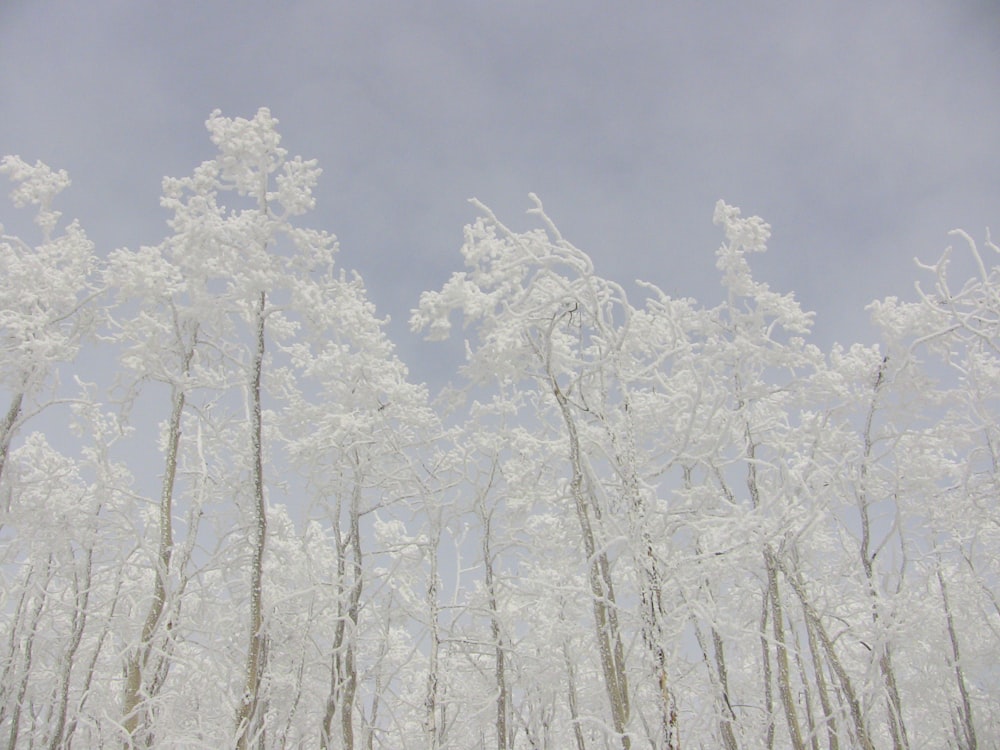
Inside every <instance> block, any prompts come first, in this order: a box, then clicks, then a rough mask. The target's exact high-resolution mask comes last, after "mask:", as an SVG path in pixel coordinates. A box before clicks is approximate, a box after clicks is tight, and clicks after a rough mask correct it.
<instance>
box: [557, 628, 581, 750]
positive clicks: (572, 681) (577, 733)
mask: <svg viewBox="0 0 1000 750" xmlns="http://www.w3.org/2000/svg"><path fill="white" fill-rule="evenodd" d="M562 652H563V661H564V662H565V663H566V693H567V699H568V701H569V719H570V721H571V722H572V723H573V737H574V738H575V739H576V750H587V743H586V742H585V741H584V738H583V727H582V726H581V724H580V709H579V707H578V705H577V699H576V670H575V669H573V660H572V659H570V656H569V647H568V646H567V645H566V642H565V641H564V642H563V645H562Z"/></svg>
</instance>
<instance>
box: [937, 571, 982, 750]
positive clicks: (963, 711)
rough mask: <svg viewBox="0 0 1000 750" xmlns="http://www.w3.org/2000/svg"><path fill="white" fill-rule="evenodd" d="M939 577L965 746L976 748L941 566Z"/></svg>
mask: <svg viewBox="0 0 1000 750" xmlns="http://www.w3.org/2000/svg"><path fill="white" fill-rule="evenodd" d="M937 579H938V585H939V586H940V588H941V601H942V602H943V603H944V614H945V622H946V623H947V624H948V638H949V639H950V641H951V659H950V661H951V666H952V669H954V670H955V682H956V684H957V685H958V694H959V696H960V697H961V699H962V704H961V706H960V709H959V719H960V721H961V727H962V733H963V735H964V740H965V747H966V748H967V749H968V750H976V748H977V747H978V746H979V745H978V741H977V739H976V726H975V723H974V722H973V720H972V701H970V700H969V688H968V687H967V686H966V684H965V673H964V672H963V671H962V658H961V655H960V654H959V651H958V635H957V634H956V633H955V620H954V618H953V617H952V614H951V606H950V605H949V604H948V589H947V587H946V586H945V583H944V575H942V573H941V568H940V567H938V569H937Z"/></svg>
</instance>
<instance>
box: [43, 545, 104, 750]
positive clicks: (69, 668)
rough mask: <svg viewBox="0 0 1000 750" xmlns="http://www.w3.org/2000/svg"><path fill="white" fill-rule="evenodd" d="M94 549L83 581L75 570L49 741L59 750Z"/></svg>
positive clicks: (89, 551) (83, 624) (88, 554)
mask: <svg viewBox="0 0 1000 750" xmlns="http://www.w3.org/2000/svg"><path fill="white" fill-rule="evenodd" d="M93 563H94V550H93V547H91V548H89V549H87V551H86V553H84V568H83V581H82V583H81V581H80V579H79V576H78V575H77V574H76V571H74V575H73V584H74V589H75V591H74V594H75V600H76V601H75V602H74V605H75V606H74V608H73V630H72V632H71V634H70V639H69V643H68V644H67V646H66V653H65V654H64V656H63V667H62V673H61V674H60V676H59V681H60V684H59V703H58V705H57V706H56V712H55V713H56V719H55V727H54V728H53V730H52V738H51V740H50V742H49V750H57V749H58V748H59V747H61V746H62V745H63V733H64V731H65V728H66V712H67V710H68V707H69V686H70V680H71V678H72V676H73V663H74V660H75V658H76V652H77V650H78V649H79V648H80V641H81V640H83V631H84V628H86V626H87V605H88V602H89V601H90V585H91V581H92V579H93Z"/></svg>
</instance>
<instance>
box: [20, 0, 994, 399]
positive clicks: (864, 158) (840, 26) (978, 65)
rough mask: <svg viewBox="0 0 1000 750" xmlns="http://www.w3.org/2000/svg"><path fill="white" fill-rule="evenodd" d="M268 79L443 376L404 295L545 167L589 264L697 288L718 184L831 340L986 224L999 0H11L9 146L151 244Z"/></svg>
mask: <svg viewBox="0 0 1000 750" xmlns="http://www.w3.org/2000/svg"><path fill="white" fill-rule="evenodd" d="M260 106H268V107H270V108H271V110H272V113H273V114H274V115H275V116H276V117H277V118H278V119H279V120H280V122H281V124H280V126H279V129H280V131H281V133H282V136H283V140H284V145H285V146H286V147H287V148H288V150H289V152H290V153H292V154H301V155H302V156H303V157H305V158H317V159H318V160H319V162H320V165H321V166H322V167H323V169H324V175H323V179H322V182H321V185H320V189H319V192H318V209H317V211H316V213H315V214H314V215H313V216H312V218H311V219H310V221H311V222H312V223H314V224H316V225H318V226H321V227H322V228H325V229H328V230H330V231H332V232H334V233H335V234H337V236H338V237H339V238H340V241H341V256H340V260H341V263H342V265H343V266H346V267H348V268H355V269H357V270H359V271H360V272H361V273H362V274H363V275H364V277H365V280H366V283H367V286H368V289H369V294H370V297H371V298H372V300H373V301H374V302H375V303H376V305H377V306H378V308H379V310H380V312H381V313H383V314H390V315H391V316H392V318H393V323H392V326H391V329H390V331H391V334H392V336H393V338H394V339H395V340H396V342H397V344H398V346H399V349H400V354H401V356H402V357H403V358H404V360H406V361H407V362H408V364H409V365H410V366H411V369H412V370H413V372H414V375H415V377H416V378H418V379H420V380H425V379H427V380H431V381H432V382H433V383H435V384H438V383H439V382H440V380H443V379H444V378H446V377H450V375H451V373H450V372H448V370H450V369H451V367H452V363H447V362H446V363H444V364H442V356H441V355H442V351H441V350H440V349H439V348H435V347H439V346H440V345H435V344H424V343H422V342H420V341H419V340H418V339H417V338H416V337H413V336H412V335H411V334H409V333H408V331H407V327H406V319H407V318H408V311H409V310H410V308H412V307H413V306H415V304H416V302H417V298H418V296H419V294H420V292H421V291H423V290H424V289H431V288H434V289H436V288H438V287H440V285H441V283H442V282H443V281H444V280H445V279H446V278H447V276H448V275H449V274H450V273H451V272H452V271H454V270H458V269H459V267H460V263H461V257H460V255H459V253H458V248H459V246H460V244H461V239H462V227H463V225H464V224H465V223H467V222H469V221H470V220H472V219H473V218H474V217H475V212H474V210H473V209H472V207H471V206H469V205H468V203H467V202H466V199H467V198H469V197H472V196H475V197H478V198H479V199H481V200H482V201H484V202H485V203H487V204H488V205H490V206H491V207H493V209H494V210H495V211H496V212H497V214H498V215H499V216H500V217H501V218H502V219H504V220H505V221H506V223H508V224H509V225H512V226H513V227H514V228H517V229H522V228H527V227H528V226H531V223H530V220H529V219H528V217H526V216H525V215H524V211H525V210H526V209H527V208H528V207H529V201H528V199H527V193H528V192H529V191H534V192H536V193H538V194H539V195H540V197H541V198H542V199H543V201H544V202H545V205H546V209H547V210H548V212H549V213H550V215H551V216H552V217H553V219H554V220H555V221H556V223H557V224H558V225H559V226H560V228H561V230H562V232H563V234H564V235H565V236H566V238H567V239H569V240H570V241H572V242H574V244H576V245H577V246H578V247H580V248H582V249H583V250H585V251H587V252H588V253H589V254H590V255H591V256H592V257H593V258H594V261H595V263H596V266H597V270H598V272H599V273H601V274H602V275H604V276H608V277H611V278H614V279H615V280H618V281H621V282H625V283H628V282H630V281H632V280H633V279H635V278H642V279H644V280H647V281H651V282H654V283H656V284H658V285H660V286H661V287H663V288H664V289H665V290H666V291H668V292H670V293H672V294H675V295H684V296H694V297H697V298H698V299H699V300H701V301H702V302H703V303H705V304H707V305H712V304H715V303H716V301H717V300H718V299H719V295H720V287H719V282H718V276H717V273H716V272H715V269H714V255H713V253H714V250H715V248H716V247H717V246H718V244H719V242H720V241H721V234H720V232H719V231H718V230H717V229H716V228H715V227H713V226H712V223H711V217H712V210H713V206H714V204H715V201H716V200H717V199H719V198H723V199H725V200H726V201H727V202H729V203H732V204H735V205H738V206H740V207H741V208H742V209H743V210H744V212H745V213H748V214H750V213H754V214H758V215H760V216H762V217H763V218H764V219H765V220H767V221H769V222H770V223H771V225H772V227H773V229H774V236H773V238H772V242H771V246H770V247H771V249H770V251H769V253H768V255H767V256H765V257H763V258H758V259H757V261H758V262H757V263H756V265H755V268H756V269H757V274H758V276H759V277H760V278H762V279H764V280H766V281H768V282H769V283H771V285H772V286H773V287H774V288H776V289H777V290H780V291H790V290H794V291H795V292H796V293H797V295H798V297H799V299H800V300H801V301H802V303H803V306H804V307H805V308H806V309H810V310H815V311H816V312H817V316H818V317H817V326H816V339H815V340H816V341H817V343H820V344H822V345H827V344H829V343H830V342H832V341H834V340H838V341H842V342H845V343H847V342H851V341H855V340H862V341H868V340H871V338H872V333H871V331H870V330H869V329H868V328H867V323H866V321H867V314H866V313H865V312H864V310H863V308H864V305H865V304H867V303H868V302H869V301H871V300H872V299H873V298H876V297H882V296H885V295H888V294H897V295H900V296H909V295H910V294H911V291H910V290H911V289H912V285H913V281H914V280H915V279H916V278H917V277H918V273H917V271H916V269H915V268H914V266H913V263H912V258H913V257H914V256H919V257H921V258H923V259H931V258H934V257H936V256H937V255H938V254H939V252H940V251H941V250H942V249H943V248H944V247H945V246H946V245H947V244H949V242H950V240H949V238H948V237H947V235H946V233H947V232H948V230H950V229H953V228H955V227H962V228H964V229H966V230H968V231H969V232H970V233H971V234H972V235H973V236H975V237H977V238H979V239H981V238H982V237H983V236H984V233H985V229H986V227H988V226H989V225H990V224H991V223H992V224H993V225H994V226H996V225H997V224H1000V221H998V219H1000V4H998V3H996V2H995V0H950V1H948V0H940V1H934V0H927V1H925V2H914V1H913V0H906V1H900V0H887V1H884V2H882V1H878V0H876V1H872V0H867V1H865V2H861V1H855V0H829V1H824V0H816V1H815V2H783V3H779V2H752V1H750V0H720V1H717V2H665V1H664V0H661V1H660V2H652V1H649V2H647V1H643V0H635V1H634V2H633V1H630V2H625V3H614V4H612V3H601V2H594V1H593V0H573V1H572V2H570V1H568V0H556V1H552V2H541V1H536V2H526V1H521V0H508V1H506V2H498V1H494V2H474V1H473V0H464V1H462V2H459V1H457V0H433V1H427V2H402V1H398V2H381V1H379V0H364V1H363V2H361V1H358V2H338V1H336V0H334V1H330V0H326V1H320V0H315V1H307V0H302V1H300V2H294V1H292V2H285V3H278V2H275V1H274V0H271V1H270V2H258V1H257V0H244V1H243V2H222V1H215V0H199V1H198V2H192V1H190V0H174V1H173V2H152V1H143V0H87V2H66V1H63V2H52V1H50V0H0V153H16V154H19V155H20V156H22V157H23V158H25V159H27V160H31V161H33V160H35V159H42V160H43V161H46V162H47V163H49V164H50V166H53V167H60V168H64V169H66V170H68V171H69V173H70V176H71V177H72V179H73V182H74V185H73V187H72V188H71V189H70V191H68V193H67V194H66V195H65V196H64V199H63V200H62V202H61V205H60V206H59V207H60V208H61V209H62V210H63V211H64V213H65V215H66V216H67V217H68V218H69V217H78V218H80V219H81V221H82V223H83V225H84V227H85V228H86V230H87V232H88V233H89V235H90V236H91V237H92V238H93V239H94V240H95V241H96V242H97V244H98V248H99V252H101V253H104V252H106V251H108V250H109V249H112V248H114V247H120V246H129V247H137V246H138V245H139V244H156V243H158V242H159V241H160V240H161V239H162V238H163V237H164V235H165V233H166V232H167V227H166V224H165V220H166V218H167V215H166V214H165V212H163V211H162V210H161V209H160V208H159V204H158V200H159V195H160V180H161V178H162V177H163V176H164V175H172V176H183V175H187V174H189V173H190V171H191V170H192V168H193V167H194V166H195V165H196V164H198V163H199V162H200V161H202V160H204V159H206V158H210V157H211V156H212V147H211V144H210V142H209V140H208V136H207V133H206V131H205V129H204V121H205V119H206V117H207V116H208V114H209V113H210V112H211V111H212V110H213V109H214V108H216V107H218V108H220V109H221V110H222V111H223V113H224V114H225V115H227V116H244V117H249V116H252V115H253V114H254V113H255V112H256V110H257V108H258V107H260ZM0 205H3V206H4V207H3V208H0V221H2V222H4V223H8V215H9V214H10V212H11V211H12V209H10V208H9V206H10V204H9V203H5V204H0Z"/></svg>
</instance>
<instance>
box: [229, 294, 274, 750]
mask: <svg viewBox="0 0 1000 750" xmlns="http://www.w3.org/2000/svg"><path fill="white" fill-rule="evenodd" d="M266 302H267V298H266V294H265V292H261V293H260V297H259V299H258V302H257V309H256V311H255V343H256V351H255V352H254V357H253V362H252V363H251V372H250V374H251V380H250V399H251V415H250V421H251V422H250V450H251V453H252V455H251V471H252V484H253V535H254V536H253V549H252V552H251V562H250V643H249V646H248V648H247V660H246V668H245V672H244V675H245V683H244V688H243V695H242V696H241V698H240V704H239V708H238V710H237V713H236V747H237V749H238V750H247V748H248V747H249V746H250V742H251V741H252V740H254V739H256V738H257V735H258V729H259V727H258V725H259V724H260V719H261V717H260V716H259V715H258V713H259V712H258V707H259V703H260V681H261V677H262V675H263V672H264V659H265V654H264V638H265V634H264V618H263V601H262V600H263V578H264V547H265V544H266V542H267V508H266V505H265V503H264V455H263V445H262V429H261V422H262V415H261V411H262V409H261V371H262V369H263V366H264V322H265V315H264V313H265V305H266Z"/></svg>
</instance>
